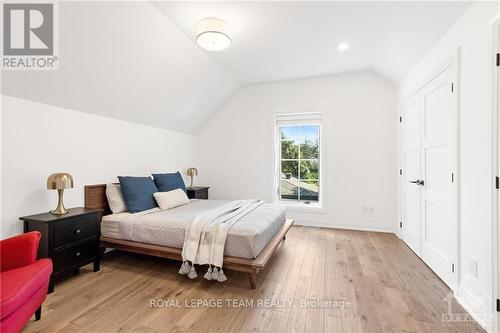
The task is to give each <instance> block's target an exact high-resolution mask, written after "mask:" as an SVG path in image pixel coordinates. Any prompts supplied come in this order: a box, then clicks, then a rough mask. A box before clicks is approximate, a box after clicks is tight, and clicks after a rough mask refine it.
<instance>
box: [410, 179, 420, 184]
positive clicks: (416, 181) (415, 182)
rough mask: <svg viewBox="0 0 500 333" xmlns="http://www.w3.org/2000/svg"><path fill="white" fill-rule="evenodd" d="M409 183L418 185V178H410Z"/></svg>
mask: <svg viewBox="0 0 500 333" xmlns="http://www.w3.org/2000/svg"><path fill="white" fill-rule="evenodd" d="M410 183H412V184H417V185H420V179H417V180H410Z"/></svg>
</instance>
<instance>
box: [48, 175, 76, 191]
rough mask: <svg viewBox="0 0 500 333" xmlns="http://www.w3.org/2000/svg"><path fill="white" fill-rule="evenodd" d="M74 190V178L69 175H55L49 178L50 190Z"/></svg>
mask: <svg viewBox="0 0 500 333" xmlns="http://www.w3.org/2000/svg"><path fill="white" fill-rule="evenodd" d="M66 188H73V177H72V176H71V175H70V174H69V173H53V174H51V175H50V176H49V178H47V189H48V190H64V189H66Z"/></svg>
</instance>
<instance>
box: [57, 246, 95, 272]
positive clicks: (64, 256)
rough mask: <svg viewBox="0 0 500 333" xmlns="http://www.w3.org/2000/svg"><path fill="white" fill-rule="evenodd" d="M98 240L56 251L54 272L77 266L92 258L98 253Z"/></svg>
mask: <svg viewBox="0 0 500 333" xmlns="http://www.w3.org/2000/svg"><path fill="white" fill-rule="evenodd" d="M97 252H98V251H97V241H95V240H93V241H90V242H86V243H82V244H78V245H75V246H72V247H69V248H67V249H64V250H59V251H56V252H55V253H54V258H53V259H54V272H58V271H61V270H63V269H65V268H68V267H71V266H76V265H79V264H81V263H83V262H84V261H88V260H91V259H93V258H95V256H96V255H97Z"/></svg>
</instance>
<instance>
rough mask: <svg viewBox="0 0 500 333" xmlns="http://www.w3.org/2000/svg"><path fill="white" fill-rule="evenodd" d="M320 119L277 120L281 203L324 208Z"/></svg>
mask: <svg viewBox="0 0 500 333" xmlns="http://www.w3.org/2000/svg"><path fill="white" fill-rule="evenodd" d="M320 137H321V135H320V117H319V115H316V114H315V115H312V114H310V115H288V116H278V117H277V141H278V142H277V150H276V151H277V152H278V156H277V159H276V160H277V164H278V165H277V171H278V177H277V178H278V191H277V192H278V200H279V201H283V202H288V203H302V204H316V205H319V204H320V202H321V201H320V179H321V178H320V170H321V168H320Z"/></svg>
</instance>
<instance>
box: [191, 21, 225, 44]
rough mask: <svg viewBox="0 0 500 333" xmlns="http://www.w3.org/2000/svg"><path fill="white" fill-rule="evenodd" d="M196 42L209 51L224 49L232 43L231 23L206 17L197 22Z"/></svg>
mask: <svg viewBox="0 0 500 333" xmlns="http://www.w3.org/2000/svg"><path fill="white" fill-rule="evenodd" d="M196 43H198V45H199V46H200V47H201V48H203V49H205V50H208V51H222V50H225V49H227V48H228V47H229V45H231V38H230V36H229V24H227V23H226V22H225V21H223V20H219V19H216V18H206V19H203V20H200V21H199V22H198V23H197V24H196Z"/></svg>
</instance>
